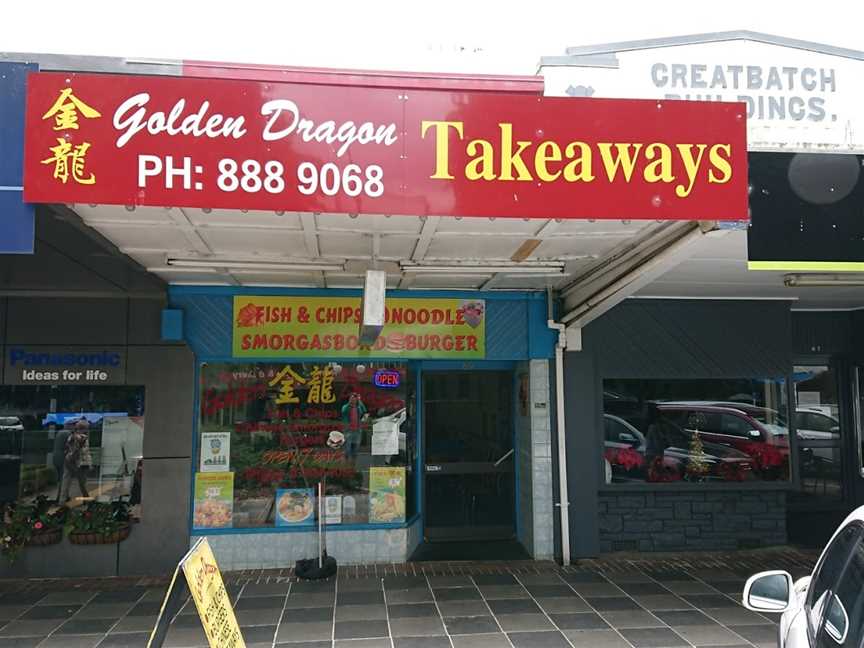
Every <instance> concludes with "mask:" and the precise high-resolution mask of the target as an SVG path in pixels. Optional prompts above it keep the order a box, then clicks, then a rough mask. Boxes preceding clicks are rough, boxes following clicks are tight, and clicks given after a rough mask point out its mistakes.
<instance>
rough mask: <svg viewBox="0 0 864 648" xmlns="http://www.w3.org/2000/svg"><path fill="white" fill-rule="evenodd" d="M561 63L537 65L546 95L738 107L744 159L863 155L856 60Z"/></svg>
mask: <svg viewBox="0 0 864 648" xmlns="http://www.w3.org/2000/svg"><path fill="white" fill-rule="evenodd" d="M670 40H678V41H679V42H680V41H681V40H684V39H670ZM585 49H586V50H587V49H588V48H585ZM600 49H601V48H598V50H600ZM583 52H584V50H583V51H580V54H582V53H583ZM598 57H599V58H598ZM567 58H568V57H548V58H546V59H544V61H543V63H542V64H541V68H540V73H541V74H542V75H543V76H544V77H545V81H546V95H548V96H568V95H569V96H576V97H607V98H645V99H689V100H694V101H740V102H743V103H745V104H746V105H747V118H748V132H747V136H748V148H749V149H750V150H751V151H789V152H801V151H809V152H817V151H822V152H836V153H850V152H854V153H864V110H862V105H864V84H862V83H861V82H860V79H861V78H862V77H864V61H862V60H857V59H855V58H850V57H847V56H841V55H839V54H837V55H834V54H828V53H823V52H817V51H808V50H806V49H801V48H800V47H787V46H781V45H776V44H768V43H763V42H755V41H748V40H730V41H723V42H704V43H698V44H690V45H680V44H676V45H670V46H659V47H658V46H655V47H651V48H647V49H636V50H629V51H627V50H625V51H620V52H615V53H614V54H612V53H608V51H607V52H605V53H603V52H599V53H598V55H597V56H594V57H592V56H590V55H585V56H582V57H579V56H574V57H570V61H572V64H567ZM580 58H581V61H580ZM604 59H605V60H604ZM616 60H617V66H615V65H614V62H615V61H616ZM598 62H599V63H600V65H598ZM607 63H609V65H607Z"/></svg>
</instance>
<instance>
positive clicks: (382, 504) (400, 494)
mask: <svg viewBox="0 0 864 648" xmlns="http://www.w3.org/2000/svg"><path fill="white" fill-rule="evenodd" d="M369 521H370V522H404V521H405V468H404V467H402V468H384V467H377V466H376V467H372V468H370V469H369Z"/></svg>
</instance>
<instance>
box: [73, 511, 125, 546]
mask: <svg viewBox="0 0 864 648" xmlns="http://www.w3.org/2000/svg"><path fill="white" fill-rule="evenodd" d="M66 530H67V531H68V533H69V542H71V543H72V544H77V545H94V544H117V543H118V542H123V541H124V540H125V539H126V538H128V537H129V533H130V532H131V530H132V529H131V526H130V522H129V505H128V504H126V503H125V502H121V501H119V500H118V501H116V502H95V501H94V502H89V503H88V504H87V505H86V506H84V507H81V508H76V509H73V510H71V511H70V512H69V515H68V516H67V519H66Z"/></svg>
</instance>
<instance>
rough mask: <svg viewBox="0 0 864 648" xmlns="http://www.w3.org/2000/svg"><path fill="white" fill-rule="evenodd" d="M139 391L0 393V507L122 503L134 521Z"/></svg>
mask: <svg viewBox="0 0 864 648" xmlns="http://www.w3.org/2000/svg"><path fill="white" fill-rule="evenodd" d="M143 448H144V387H135V386H125V385H124V386H99V387H94V386H77V385H63V386H2V387H0V504H2V505H4V509H5V510H6V513H7V514H10V513H11V510H12V507H10V506H9V505H10V504H12V505H17V506H19V507H20V506H31V505H33V504H34V503H35V502H36V500H37V499H40V500H43V499H44V500H45V505H46V506H49V508H50V510H54V509H56V508H57V507H58V506H60V505H63V504H65V505H66V506H67V507H69V508H70V509H72V508H76V507H79V506H83V505H85V504H86V503H88V502H90V501H94V500H95V501H99V502H114V501H118V500H120V501H123V502H125V503H126V504H128V505H129V506H130V513H131V516H132V517H133V518H138V517H139V514H140V504H141V485H142V479H143V466H142V464H143V455H144V450H143Z"/></svg>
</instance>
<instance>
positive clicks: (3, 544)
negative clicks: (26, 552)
mask: <svg viewBox="0 0 864 648" xmlns="http://www.w3.org/2000/svg"><path fill="white" fill-rule="evenodd" d="M32 531H33V528H32V522H31V521H30V519H29V516H27V515H26V514H25V513H24V511H22V509H20V508H14V509H12V510H11V512H10V513H9V514H8V515H7V516H6V518H5V519H4V520H3V529H2V531H0V553H2V554H3V555H4V556H6V558H7V559H8V560H9V562H10V563H12V562H15V559H16V558H17V557H18V554H19V553H21V550H22V549H23V548H24V547H25V546H27V542H28V541H29V540H30V535H31V534H32Z"/></svg>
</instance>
